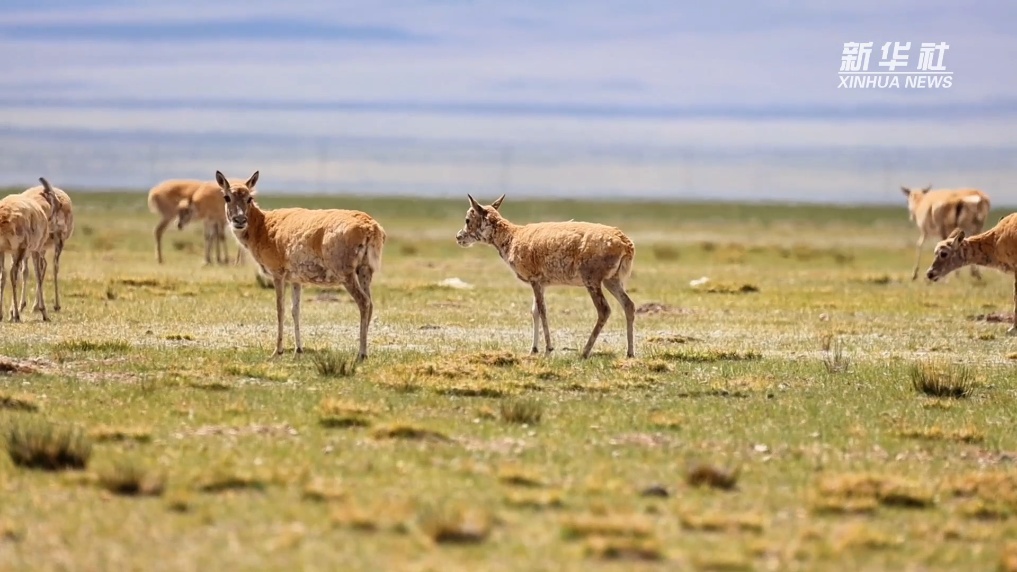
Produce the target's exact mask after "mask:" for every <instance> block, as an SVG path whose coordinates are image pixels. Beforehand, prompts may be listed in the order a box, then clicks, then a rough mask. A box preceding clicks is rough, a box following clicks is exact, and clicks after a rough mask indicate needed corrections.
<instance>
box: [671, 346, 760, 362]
mask: <svg viewBox="0 0 1017 572" xmlns="http://www.w3.org/2000/svg"><path fill="white" fill-rule="evenodd" d="M656 357H658V358H660V359H664V360H668V361H678V362H689V363H713V362H719V361H750V360H758V359H762V357H763V356H762V354H760V353H759V352H755V351H747V352H738V351H729V350H712V349H705V350H698V351H665V352H660V353H659V354H657V355H656Z"/></svg>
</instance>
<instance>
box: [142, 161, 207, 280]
mask: <svg viewBox="0 0 1017 572" xmlns="http://www.w3.org/2000/svg"><path fill="white" fill-rule="evenodd" d="M203 186H212V188H215V189H217V188H218V186H217V185H216V184H215V183H214V182H212V181H198V180H196V179H169V180H166V181H163V182H161V183H159V184H158V185H156V186H154V187H152V188H151V190H149V191H148V210H150V211H152V212H153V213H155V214H157V215H159V217H160V220H159V224H157V225H156V227H155V256H156V260H158V261H159V264H162V235H163V233H164V232H166V227H168V226H169V224H170V222H171V221H172V220H173V219H174V218H175V217H176V216H178V215H179V209H180V202H181V201H183V200H185V199H187V198H188V197H190V196H191V195H193V194H194V192H195V191H197V190H198V189H200V188H201V187H203Z"/></svg>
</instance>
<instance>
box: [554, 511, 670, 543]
mask: <svg viewBox="0 0 1017 572" xmlns="http://www.w3.org/2000/svg"><path fill="white" fill-rule="evenodd" d="M652 534H653V527H652V526H651V524H650V521H649V520H647V519H646V518H645V517H643V516H642V515H638V514H624V515H599V514H590V515H582V516H570V517H567V518H565V519H564V520H563V521H562V537H563V538H565V539H572V540H574V539H582V538H589V537H591V536H609V537H622V538H649V537H651V536H652Z"/></svg>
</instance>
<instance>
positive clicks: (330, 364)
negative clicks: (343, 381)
mask: <svg viewBox="0 0 1017 572" xmlns="http://www.w3.org/2000/svg"><path fill="white" fill-rule="evenodd" d="M311 363H313V364H314V369H315V371H317V372H318V375H320V376H321V377H350V376H352V375H353V374H355V373H357V358H356V356H353V355H349V354H344V353H340V352H336V351H334V350H325V351H322V352H315V353H313V354H311Z"/></svg>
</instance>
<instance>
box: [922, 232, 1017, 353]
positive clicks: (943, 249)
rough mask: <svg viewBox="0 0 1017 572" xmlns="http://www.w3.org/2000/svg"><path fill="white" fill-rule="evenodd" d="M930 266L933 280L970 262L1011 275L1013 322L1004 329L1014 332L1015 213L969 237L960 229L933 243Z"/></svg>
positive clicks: (1016, 332) (1016, 305) (1016, 294)
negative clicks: (1012, 280)
mask: <svg viewBox="0 0 1017 572" xmlns="http://www.w3.org/2000/svg"><path fill="white" fill-rule="evenodd" d="M933 256H934V258H933V259H932V265H931V266H929V270H928V271H927V272H926V273H925V275H926V277H928V279H929V280H932V281H933V282H935V281H936V280H939V279H940V278H942V277H944V276H946V275H947V274H950V273H951V272H953V271H954V270H957V269H958V268H963V267H964V266H968V265H971V264H977V265H979V266H987V267H989V268H995V269H997V270H1002V271H1003V272H1008V273H1010V274H1013V275H1014V286H1013V303H1014V323H1013V325H1011V326H1010V329H1009V330H1007V333H1008V334H1010V335H1017V213H1014V214H1009V215H1006V216H1005V217H1003V218H1001V219H1000V220H999V222H998V223H996V226H994V227H992V228H991V229H989V230H987V231H985V232H983V233H981V234H978V235H975V236H971V237H965V234H964V231H963V230H961V229H957V230H954V231H953V232H952V233H950V236H949V237H947V238H946V239H945V240H943V241H941V242H940V243H939V244H937V245H936V250H935V253H934V255H933Z"/></svg>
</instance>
